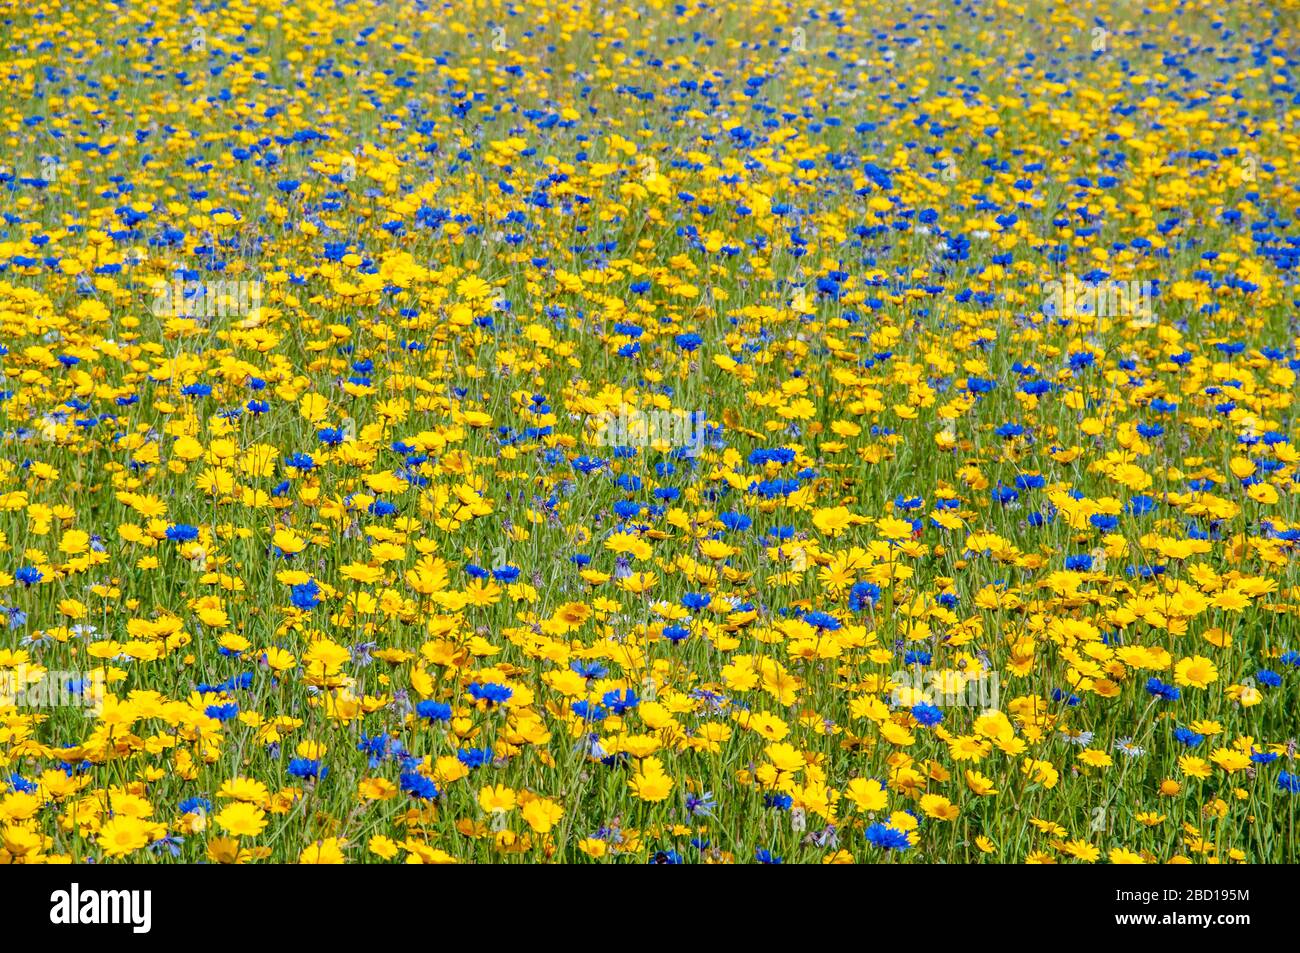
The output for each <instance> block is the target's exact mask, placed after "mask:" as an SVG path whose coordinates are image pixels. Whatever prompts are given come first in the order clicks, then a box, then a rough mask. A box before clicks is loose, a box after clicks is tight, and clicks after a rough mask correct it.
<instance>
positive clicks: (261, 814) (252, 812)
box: [213, 801, 266, 837]
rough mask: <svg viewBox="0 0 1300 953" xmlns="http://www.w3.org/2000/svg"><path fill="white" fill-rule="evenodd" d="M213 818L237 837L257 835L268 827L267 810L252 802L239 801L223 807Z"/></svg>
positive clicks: (228, 832)
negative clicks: (255, 805)
mask: <svg viewBox="0 0 1300 953" xmlns="http://www.w3.org/2000/svg"><path fill="white" fill-rule="evenodd" d="M213 820H215V821H216V822H217V826H218V827H220V828H221V829H222V830H223V831H225V832H226V833H227V834H233V835H234V836H236V837H256V836H257V835H258V834H260V833H262V831H263V829H264V828H265V827H266V812H265V811H263V810H262V809H261V808H259V807H254V806H253V805H252V804H247V803H245V802H243V801H237V802H235V803H234V804H231V805H228V806H227V807H224V808H222V810H221V812H220V813H219V814H217V816H216V817H215V818H213Z"/></svg>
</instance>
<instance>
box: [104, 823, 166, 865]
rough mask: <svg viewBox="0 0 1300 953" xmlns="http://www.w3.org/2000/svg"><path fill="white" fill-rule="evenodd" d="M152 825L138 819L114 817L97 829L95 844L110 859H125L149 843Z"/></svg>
mask: <svg viewBox="0 0 1300 953" xmlns="http://www.w3.org/2000/svg"><path fill="white" fill-rule="evenodd" d="M152 826H153V825H150V824H148V823H146V822H145V821H143V820H141V819H140V818H138V817H114V818H111V819H109V820H108V821H106V822H105V823H104V824H103V826H101V827H100V829H99V836H98V837H97V838H96V842H97V843H98V844H99V846H100V847H101V848H103V850H104V853H106V854H107V855H108V856H110V857H125V856H126V855H127V854H130V853H132V852H133V851H137V850H139V849H140V848H141V847H144V846H145V845H146V844H148V843H149V841H150V830H151V828H152Z"/></svg>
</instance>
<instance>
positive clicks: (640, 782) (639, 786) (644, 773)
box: [628, 758, 673, 802]
mask: <svg viewBox="0 0 1300 953" xmlns="http://www.w3.org/2000/svg"><path fill="white" fill-rule="evenodd" d="M628 787H630V788H631V789H632V791H633V793H635V794H636V796H637V797H639V798H640V799H641V800H643V801H651V802H658V801H663V800H666V799H667V797H668V795H669V794H670V793H671V792H672V789H673V779H672V778H670V777H668V775H666V774H665V773H664V767H663V763H662V762H661V761H660V760H659V759H658V758H643V759H642V760H641V763H640V766H639V767H638V770H637V772H636V774H634V775H633V776H632V777H631V779H630V780H629V781H628Z"/></svg>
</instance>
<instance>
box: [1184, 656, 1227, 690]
mask: <svg viewBox="0 0 1300 953" xmlns="http://www.w3.org/2000/svg"><path fill="white" fill-rule="evenodd" d="M1218 680H1219V670H1218V669H1217V668H1215V667H1214V663H1213V662H1211V661H1210V660H1209V659H1207V658H1205V657H1204V656H1202V655H1194V656H1192V657H1191V658H1185V659H1180V660H1179V662H1178V664H1177V665H1176V666H1174V681H1175V682H1176V683H1177V684H1179V685H1191V686H1194V687H1196V688H1205V687H1207V686H1208V685H1210V683H1212V682H1216V681H1218Z"/></svg>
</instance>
